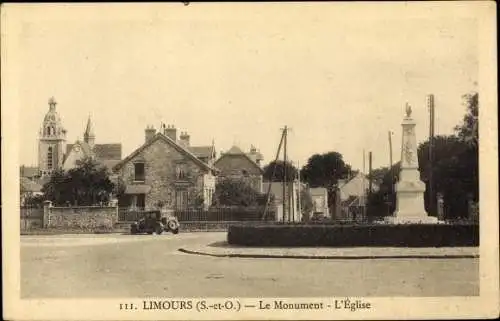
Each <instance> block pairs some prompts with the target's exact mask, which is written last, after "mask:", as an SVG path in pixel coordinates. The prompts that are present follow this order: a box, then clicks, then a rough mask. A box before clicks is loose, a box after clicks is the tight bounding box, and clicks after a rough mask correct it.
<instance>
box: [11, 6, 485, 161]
mask: <svg viewBox="0 0 500 321" xmlns="http://www.w3.org/2000/svg"><path fill="white" fill-rule="evenodd" d="M21 8H22V9H18V10H12V11H10V12H8V14H9V13H10V15H7V18H10V19H7V22H5V23H6V25H7V26H8V28H5V29H4V30H5V32H4V34H5V36H6V37H7V40H6V43H7V44H8V46H7V47H6V49H5V50H6V53H7V54H6V61H7V63H8V65H9V70H10V72H11V74H12V75H15V77H14V76H13V78H12V79H11V81H12V84H13V86H15V88H16V89H17V90H16V91H15V92H14V93H13V95H15V98H16V99H13V100H12V104H11V106H9V108H12V110H16V111H18V119H19V125H20V126H19V153H20V154H19V162H20V163H21V164H25V165H36V164H37V137H38V131H39V128H40V126H41V123H42V120H43V117H44V115H45V113H46V112H47V111H48V108H49V107H48V103H47V102H48V99H49V97H51V96H54V97H55V99H56V101H57V102H58V104H57V111H58V113H59V115H60V116H61V118H62V121H63V126H64V127H65V128H66V129H67V130H68V134H67V143H72V142H74V141H75V140H76V139H82V138H83V132H84V129H85V124H86V122H87V118H88V117H89V116H91V117H92V121H93V123H94V131H95V134H96V143H121V144H122V154H123V155H122V157H126V156H127V155H128V154H130V153H131V152H132V151H133V150H135V149H136V148H138V147H139V146H140V145H141V144H142V143H143V142H144V129H145V128H146V126H148V125H154V126H155V127H156V128H159V126H160V123H161V122H164V123H166V124H174V125H175V126H176V127H177V128H178V131H179V132H180V131H187V132H188V133H189V134H190V136H191V144H192V145H211V143H212V140H214V142H215V147H216V149H217V151H218V152H221V151H224V150H228V149H229V148H231V146H232V145H234V144H237V145H238V146H239V147H240V148H242V149H243V150H249V148H250V145H252V144H253V145H255V146H256V147H257V148H258V149H260V151H261V153H262V154H263V155H264V158H265V159H264V163H268V162H269V161H271V160H273V159H274V157H275V155H276V151H277V147H278V143H279V140H280V135H281V132H280V128H283V127H284V126H285V125H286V126H288V127H290V128H291V131H290V132H289V135H288V153H289V155H288V158H289V159H291V160H292V161H294V162H296V163H297V162H298V163H299V164H300V166H302V165H304V164H305V162H306V161H307V159H308V158H309V157H310V156H311V155H313V154H317V153H320V154H321V153H326V152H329V151H337V152H339V153H341V154H342V155H343V156H344V160H345V162H347V163H348V164H350V165H351V166H352V167H353V168H354V169H362V166H363V150H365V151H372V153H373V167H374V168H377V167H379V166H387V165H388V163H389V144H388V131H393V132H394V136H393V149H394V151H393V159H394V162H396V161H398V160H399V159H398V157H399V156H400V146H399V145H400V144H399V143H398V142H400V141H401V121H402V119H403V117H404V110H405V103H406V102H409V103H410V105H412V109H413V117H414V119H415V120H416V122H417V127H416V132H417V140H418V141H420V142H421V141H424V140H425V139H427V135H428V125H429V121H428V118H429V114H428V110H427V107H426V95H428V94H431V93H432V94H434V96H435V104H436V111H435V114H436V120H435V123H436V134H451V133H453V127H454V126H455V125H457V124H459V123H460V122H461V120H462V117H463V115H464V113H465V106H464V105H463V100H462V95H464V94H466V93H468V92H471V91H474V90H477V81H478V63H479V62H478V26H477V24H478V21H477V17H476V16H475V15H474V11H473V10H470V9H471V8H467V7H466V6H465V5H464V6H463V7H462V6H460V5H456V3H455V5H454V6H447V5H446V4H443V3H442V4H441V5H440V7H435V6H433V5H430V4H422V3H407V4H404V3H399V4H398V3H392V4H376V3H372V4H366V3H364V4H361V3H358V5H355V4H353V5H348V4H343V3H316V4H313V3H310V4H306V3H295V4H255V3H254V4H251V3H246V4H227V5H224V4H221V3H219V4H216V3H212V4H197V3H194V4H190V5H188V6H184V5H182V4H177V3H175V4H156V5H151V4H150V5H145V4H144V5H137V4H136V5H135V6H132V5H128V6H120V5H117V4H115V5H102V6H97V7H96V6H95V5H91V4H81V5H73V6H71V5H69V6H68V5H66V6H62V5H53V6H48V5H47V6H44V8H41V7H40V6H26V7H21ZM42 9H43V11H42ZM14 17H15V22H14ZM9 21H10V24H9Z"/></svg>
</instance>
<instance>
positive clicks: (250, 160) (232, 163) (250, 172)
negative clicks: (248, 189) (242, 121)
mask: <svg viewBox="0 0 500 321" xmlns="http://www.w3.org/2000/svg"><path fill="white" fill-rule="evenodd" d="M262 159H263V157H262V154H260V153H259V152H258V151H257V149H256V148H255V147H253V146H252V148H251V149H250V152H249V153H245V152H243V151H242V150H241V149H240V148H239V147H238V146H233V147H231V148H230V149H229V150H228V151H227V152H225V153H222V154H221V156H220V157H219V158H218V159H217V160H216V161H215V163H214V166H215V167H216V168H217V169H218V170H219V173H218V175H217V179H218V180H221V179H225V178H231V179H238V180H243V181H246V182H247V183H248V184H250V186H252V187H253V188H254V189H255V190H256V191H258V192H259V193H262V178H263V174H264V171H263V170H262V168H261V167H260V162H261V161H262Z"/></svg>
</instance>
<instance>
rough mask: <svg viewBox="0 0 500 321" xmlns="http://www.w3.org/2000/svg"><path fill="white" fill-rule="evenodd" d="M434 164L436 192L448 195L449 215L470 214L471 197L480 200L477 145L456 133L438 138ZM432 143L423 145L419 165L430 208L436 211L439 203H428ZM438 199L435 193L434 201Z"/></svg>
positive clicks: (446, 200) (447, 209)
mask: <svg viewBox="0 0 500 321" xmlns="http://www.w3.org/2000/svg"><path fill="white" fill-rule="evenodd" d="M433 146H434V149H433V150H434V163H433V166H432V175H433V184H434V186H433V187H434V193H441V194H442V195H443V198H444V203H445V208H446V212H447V215H448V217H450V218H455V217H460V216H465V215H467V198H468V196H469V195H470V196H472V198H473V199H475V200H477V198H478V197H479V186H478V183H479V181H478V177H477V164H478V155H477V152H475V151H474V150H477V148H476V147H474V146H475V145H471V144H470V141H466V140H463V139H461V138H460V137H457V136H455V135H450V136H438V137H436V138H434V144H433ZM428 155H429V142H428V141H426V142H424V143H422V144H421V145H420V146H419V165H420V173H421V178H422V180H423V181H424V182H425V183H426V184H427V190H426V194H425V197H426V209H427V210H428V211H429V212H431V213H435V212H436V204H435V203H434V204H432V205H430V204H428V198H429V195H428V191H429V180H428V176H429V175H428V174H429V171H430V164H429V157H428ZM435 199H436V197H435V195H434V200H435Z"/></svg>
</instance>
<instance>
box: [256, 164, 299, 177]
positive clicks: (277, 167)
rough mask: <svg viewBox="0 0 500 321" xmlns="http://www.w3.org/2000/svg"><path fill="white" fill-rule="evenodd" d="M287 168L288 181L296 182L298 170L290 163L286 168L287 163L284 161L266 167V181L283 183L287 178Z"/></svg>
mask: <svg viewBox="0 0 500 321" xmlns="http://www.w3.org/2000/svg"><path fill="white" fill-rule="evenodd" d="M285 168H286V177H287V181H288V182H291V181H293V180H295V179H296V178H297V172H298V170H297V168H296V167H295V166H293V165H292V163H290V162H286V166H285V162H284V161H282V160H278V161H272V162H270V163H269V164H268V165H266V166H264V175H263V178H264V180H265V181H268V182H282V181H283V178H284V177H285ZM273 173H274V176H273Z"/></svg>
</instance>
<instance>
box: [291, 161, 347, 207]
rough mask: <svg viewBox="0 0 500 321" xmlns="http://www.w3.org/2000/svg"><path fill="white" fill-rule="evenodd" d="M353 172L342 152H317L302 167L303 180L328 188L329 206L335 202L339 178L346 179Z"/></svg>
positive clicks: (309, 183)
mask: <svg viewBox="0 0 500 321" xmlns="http://www.w3.org/2000/svg"><path fill="white" fill-rule="evenodd" d="M349 172H351V166H350V165H348V164H346V163H345V162H344V160H343V157H342V154H340V153H338V152H329V153H325V154H321V155H320V154H315V155H313V156H311V157H310V158H309V160H308V161H307V164H306V165H304V166H303V167H302V170H301V172H300V173H301V180H302V181H304V182H307V183H308V185H309V186H311V187H325V188H327V190H328V206H330V207H331V206H333V205H334V204H335V185H336V184H337V182H338V180H339V179H345V178H347V176H348V175H349Z"/></svg>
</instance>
